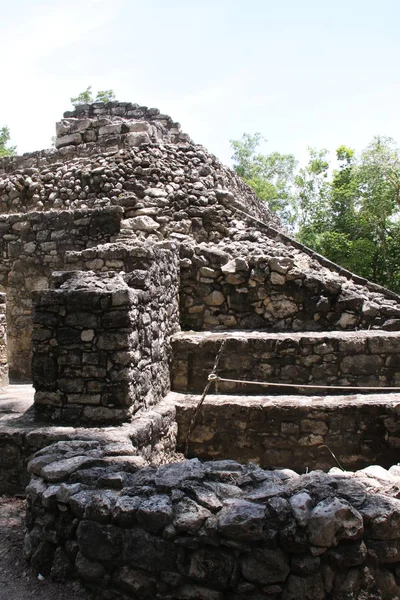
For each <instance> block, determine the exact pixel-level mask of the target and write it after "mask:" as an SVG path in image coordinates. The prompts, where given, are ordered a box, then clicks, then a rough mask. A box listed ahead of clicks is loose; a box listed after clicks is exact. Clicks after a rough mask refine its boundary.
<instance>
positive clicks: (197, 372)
mask: <svg viewBox="0 0 400 600" xmlns="http://www.w3.org/2000/svg"><path fill="white" fill-rule="evenodd" d="M222 345H223V350H222V352H221V359H220V362H219V365H218V375H219V376H220V377H223V378H228V379H232V380H242V381H243V383H240V382H234V381H230V382H221V383H220V387H219V389H220V390H221V392H223V393H239V394H262V393H264V394H266V393H267V394H268V395H270V394H273V393H277V394H283V393H289V392H288V389H287V388H285V386H284V385H282V387H276V388H274V389H272V388H271V389H268V391H266V388H265V387H260V386H259V385H254V384H252V383H246V382H247V381H249V382H251V381H260V382H271V383H276V384H278V383H281V384H298V386H299V388H300V390H301V385H302V384H304V385H316V386H328V389H327V390H325V391H321V390H318V391H317V392H316V393H318V394H322V393H327V394H329V393H348V392H349V393H350V392H352V391H354V390H355V389H356V388H359V387H361V386H373V387H382V388H385V387H391V386H394V387H397V386H398V387H399V388H400V361H399V352H400V333H399V332H397V331H395V332H389V331H379V330H362V331H318V332H317V331H313V332H307V331H304V332H287V331H286V332H279V333H274V332H270V331H230V332H226V331H218V332H211V331H204V332H193V331H181V332H179V333H176V334H174V335H173V337H172V350H173V362H172V389H173V390H175V391H177V392H192V393H193V392H194V393H200V392H202V391H203V389H204V386H205V384H206V382H207V377H208V375H209V373H211V371H212V369H213V364H214V361H215V357H216V355H217V354H218V352H219V350H220V348H221V346H222ZM329 386H330V387H332V386H343V387H347V388H348V391H346V390H344V391H340V390H334V391H333V392H332V391H329ZM293 391H294V393H296V390H293ZM399 391H400V389H399ZM300 393H301V392H300ZM303 393H304V391H303ZM312 393H315V391H314V392H313V391H312Z"/></svg>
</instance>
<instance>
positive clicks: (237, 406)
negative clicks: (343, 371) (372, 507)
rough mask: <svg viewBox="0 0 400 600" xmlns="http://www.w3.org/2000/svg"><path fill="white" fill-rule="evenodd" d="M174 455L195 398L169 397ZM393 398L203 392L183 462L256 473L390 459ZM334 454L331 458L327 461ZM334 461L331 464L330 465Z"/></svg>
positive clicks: (398, 437)
mask: <svg viewBox="0 0 400 600" xmlns="http://www.w3.org/2000/svg"><path fill="white" fill-rule="evenodd" d="M168 398H169V400H170V402H174V404H175V406H176V420H177V423H178V446H177V449H178V451H184V449H185V442H186V437H187V435H188V431H189V424H190V421H191V419H192V417H193V415H194V412H195V409H196V407H197V405H198V403H199V402H200V399H201V396H200V395H194V394H179V393H175V392H171V393H170V394H169V395H168ZM399 414H400V393H377V394H353V395H340V396H336V395H335V396H332V395H329V396H290V395H280V396H244V395H243V396H232V395H209V396H207V397H206V399H205V401H204V403H203V405H202V407H201V409H200V412H199V414H198V416H197V418H196V421H195V426H194V428H193V430H192V434H191V436H190V444H189V457H198V458H200V459H202V460H219V459H228V458H229V459H234V460H237V461H239V462H241V463H246V462H248V461H250V462H255V463H257V464H260V466H262V467H263V468H275V467H276V468H278V467H287V468H291V469H294V470H295V471H298V472H301V473H304V472H305V471H306V470H307V469H315V468H318V469H322V470H328V469H330V468H331V467H337V466H339V464H340V465H342V466H343V467H344V468H346V469H351V470H354V469H358V468H364V467H366V466H367V465H369V464H379V465H381V466H385V467H389V466H390V465H391V464H394V462H395V463H397V461H398V449H399V447H400V421H399V418H398V417H399ZM332 453H333V454H334V455H335V456H336V459H337V460H336V459H335V458H334V457H333V456H332ZM337 461H338V462H337Z"/></svg>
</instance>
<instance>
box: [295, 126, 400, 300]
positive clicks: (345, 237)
mask: <svg viewBox="0 0 400 600" xmlns="http://www.w3.org/2000/svg"><path fill="white" fill-rule="evenodd" d="M336 158H337V161H338V165H339V166H338V168H337V169H336V170H334V171H333V175H332V177H331V180H330V181H327V180H324V181H321V174H318V177H319V178H320V181H319V190H318V191H317V193H316V194H315V195H314V196H312V195H308V196H307V202H308V205H307V212H306V213H302V220H301V222H300V224H299V230H298V237H299V239H300V241H302V242H303V243H305V244H307V245H308V246H310V247H312V248H314V249H315V250H317V251H318V252H320V253H321V254H323V255H325V256H327V257H328V258H330V259H331V260H333V261H334V262H337V263H339V264H340V265H342V266H344V267H346V268H347V269H349V270H350V271H353V272H355V273H357V274H359V275H361V276H363V277H366V278H367V279H370V280H372V281H375V282H377V283H380V284H382V285H385V286H387V287H390V288H392V289H393V290H396V291H400V263H399V259H400V222H399V217H400V200H399V197H400V151H399V149H398V148H396V146H395V143H394V141H393V140H392V139H390V138H380V137H376V138H374V139H373V140H372V142H371V143H370V144H369V146H368V147H367V148H366V149H365V150H364V151H363V152H362V153H361V154H360V155H359V156H356V154H355V152H354V151H353V150H352V149H350V148H346V147H345V146H341V147H340V148H338V149H337V151H336ZM312 163H313V157H312V156H311V157H310V162H309V164H308V165H307V167H306V168H305V169H306V170H307V169H309V168H310V166H311V164H312ZM298 183H299V182H298ZM299 189H300V195H301V193H304V186H302V185H300V186H299Z"/></svg>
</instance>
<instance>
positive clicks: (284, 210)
mask: <svg viewBox="0 0 400 600" xmlns="http://www.w3.org/2000/svg"><path fill="white" fill-rule="evenodd" d="M262 141H263V137H262V136H261V134H259V133H255V134H254V135H251V134H249V133H245V134H243V136H242V139H241V140H231V146H232V148H233V151H234V152H233V156H232V160H233V168H234V170H235V171H236V173H237V174H238V175H239V176H240V177H241V178H242V179H243V180H244V181H245V182H246V183H247V184H248V185H249V186H250V187H251V188H253V189H254V191H255V192H256V194H257V196H258V197H259V198H260V199H261V200H265V201H266V202H267V203H268V205H269V207H270V208H271V210H273V211H274V212H276V213H277V214H278V215H279V217H280V218H281V219H282V221H283V222H284V223H285V224H286V225H288V226H290V224H291V223H293V221H294V218H295V214H294V208H295V207H294V204H293V195H292V184H293V181H294V175H295V170H296V166H297V161H296V159H295V158H294V156H293V155H292V154H280V153H279V152H272V153H271V154H261V153H259V152H257V149H258V147H259V145H260V143H261V142H262Z"/></svg>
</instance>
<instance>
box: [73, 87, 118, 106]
mask: <svg viewBox="0 0 400 600" xmlns="http://www.w3.org/2000/svg"><path fill="white" fill-rule="evenodd" d="M114 100H115V93H114V91H113V90H100V91H99V92H97V94H96V96H93V92H92V86H91V85H89V86H88V87H87V88H86V90H84V91H83V92H81V93H80V94H78V95H77V96H76V98H71V104H72V105H73V106H80V105H81V104H92V103H93V102H112V101H114Z"/></svg>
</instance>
